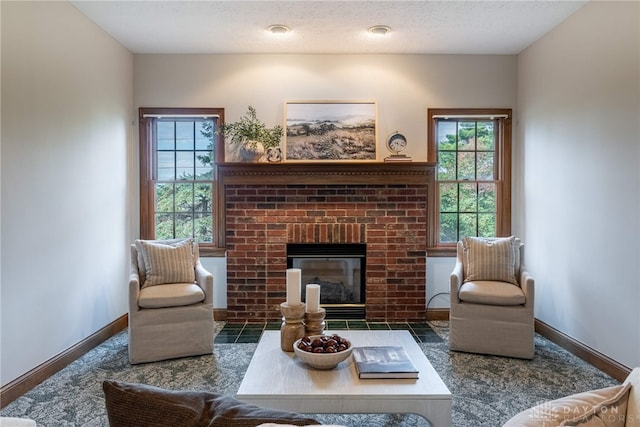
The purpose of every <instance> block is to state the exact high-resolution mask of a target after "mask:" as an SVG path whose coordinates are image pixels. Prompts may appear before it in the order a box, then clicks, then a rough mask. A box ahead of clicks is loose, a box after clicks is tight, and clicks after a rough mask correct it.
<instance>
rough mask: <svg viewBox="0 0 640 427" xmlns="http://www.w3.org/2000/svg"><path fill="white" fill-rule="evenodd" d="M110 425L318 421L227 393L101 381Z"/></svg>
mask: <svg viewBox="0 0 640 427" xmlns="http://www.w3.org/2000/svg"><path fill="white" fill-rule="evenodd" d="M102 389H103V391H104V396H105V405H106V408H107V416H108V417H109V425H110V427H165V426H166V427H175V426H181V427H192V426H193V427H205V426H209V427H214V426H219V427H255V426H257V425H259V424H263V423H286V424H293V425H298V426H306V425H313V424H319V423H318V422H317V421H316V420H314V419H312V418H307V417H305V416H303V415H299V414H295V413H292V412H286V411H279V410H275V409H267V408H261V407H259V406H256V405H250V404H248V403H245V402H242V401H240V400H237V399H234V398H233V397H230V396H225V395H220V394H215V393H208V392H203V391H172V390H165V389H161V388H158V387H154V386H149V385H144V384H131V383H125V382H121V381H113V380H107V381H104V382H103V383H102Z"/></svg>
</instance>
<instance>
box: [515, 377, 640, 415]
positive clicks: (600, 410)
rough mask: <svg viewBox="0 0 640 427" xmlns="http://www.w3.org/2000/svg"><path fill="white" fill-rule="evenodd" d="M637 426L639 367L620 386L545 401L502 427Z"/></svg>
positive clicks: (639, 383)
mask: <svg viewBox="0 0 640 427" xmlns="http://www.w3.org/2000/svg"><path fill="white" fill-rule="evenodd" d="M559 426H576V427H640V368H635V369H634V370H633V371H631V373H630V374H629V376H628V377H627V379H626V380H625V381H624V382H623V383H622V384H621V385H617V386H613V387H606V388H602V389H598V390H592V391H587V392H584V393H578V394H572V395H571V396H567V397H563V398H561V399H556V400H552V401H550V402H545V403H542V404H540V405H537V406H534V407H533V408H529V409H527V410H525V411H522V412H520V413H519V414H517V415H516V416H514V417H513V418H511V419H510V420H509V421H507V423H506V424H504V425H503V427H559Z"/></svg>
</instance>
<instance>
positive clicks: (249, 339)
mask: <svg viewBox="0 0 640 427" xmlns="http://www.w3.org/2000/svg"><path fill="white" fill-rule="evenodd" d="M259 340H260V335H240V336H239V337H238V339H237V340H236V343H237V344H253V343H257V342H258V341H259Z"/></svg>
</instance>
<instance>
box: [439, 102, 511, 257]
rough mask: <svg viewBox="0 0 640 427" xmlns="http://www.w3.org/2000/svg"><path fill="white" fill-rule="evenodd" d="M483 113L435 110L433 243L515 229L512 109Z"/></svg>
mask: <svg viewBox="0 0 640 427" xmlns="http://www.w3.org/2000/svg"><path fill="white" fill-rule="evenodd" d="M443 112H446V113H447V114H442V113H443ZM478 112H479V111H478V110H444V111H440V110H429V118H430V124H431V126H432V127H433V128H432V132H431V133H430V144H429V150H430V151H431V150H433V151H432V152H435V157H436V158H435V161H436V167H437V173H436V180H437V182H436V186H435V187H436V188H435V192H434V194H433V196H435V201H436V203H432V204H431V205H432V206H435V209H437V211H436V212H435V213H434V216H433V218H435V219H437V227H436V229H435V230H432V232H433V234H434V235H435V236H434V237H435V238H434V239H432V240H431V242H432V243H431V245H432V246H441V245H444V246H446V245H453V244H455V243H456V242H457V241H459V240H461V239H462V238H464V237H466V236H480V237H494V236H500V235H506V234H509V233H510V220H509V217H510V209H509V205H510V197H511V196H510V183H509V182H507V181H508V180H509V179H510V178H509V177H510V165H509V162H510V160H508V159H507V158H509V157H510V136H509V135H507V132H510V110H500V111H499V112H500V113H501V114H497V113H496V114H495V115H493V114H488V113H490V112H488V111H487V110H482V113H483V114H478ZM452 113H454V114H452ZM455 113H458V114H455ZM505 113H506V114H505Z"/></svg>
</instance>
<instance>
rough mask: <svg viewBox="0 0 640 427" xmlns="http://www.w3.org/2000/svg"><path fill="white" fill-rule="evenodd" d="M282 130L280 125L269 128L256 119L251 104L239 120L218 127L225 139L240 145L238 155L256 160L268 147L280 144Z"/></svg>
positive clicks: (254, 110)
mask: <svg viewBox="0 0 640 427" xmlns="http://www.w3.org/2000/svg"><path fill="white" fill-rule="evenodd" d="M282 130H283V128H282V126H280V125H277V126H274V127H272V128H269V127H267V125H265V124H264V123H263V122H261V121H260V120H258V117H257V115H256V109H255V108H254V107H252V106H251V105H249V108H248V109H247V112H246V113H245V114H244V116H242V117H240V120H238V121H237V122H233V123H224V124H222V125H220V127H219V128H218V132H219V133H220V134H222V136H224V138H225V140H228V141H229V142H230V143H232V144H240V145H241V150H240V155H241V156H242V157H243V158H244V159H246V160H256V159H258V158H260V157H261V156H262V155H263V154H264V153H265V151H266V150H268V149H269V148H276V147H278V146H280V140H281V139H282Z"/></svg>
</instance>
